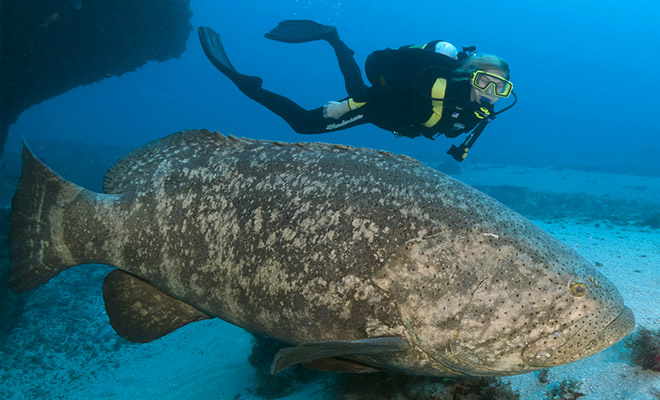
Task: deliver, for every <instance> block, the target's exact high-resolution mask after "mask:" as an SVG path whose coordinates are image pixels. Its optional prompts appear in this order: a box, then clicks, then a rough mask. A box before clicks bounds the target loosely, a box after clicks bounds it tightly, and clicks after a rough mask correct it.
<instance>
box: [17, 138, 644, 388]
mask: <svg viewBox="0 0 660 400" xmlns="http://www.w3.org/2000/svg"><path fill="white" fill-rule="evenodd" d="M103 187H104V192H105V194H99V193H93V192H90V191H88V190H85V189H83V188H82V187H80V186H77V185H75V184H73V183H71V182H68V181H66V180H64V179H62V178H61V177H60V176H58V175H56V174H55V173H54V172H53V171H52V170H50V169H48V168H47V167H46V166H45V165H44V164H43V163H41V162H40V161H39V160H38V159H36V157H35V156H34V155H33V154H32V153H31V152H30V151H29V150H28V149H27V148H25V149H24V153H23V171H22V176H21V179H20V182H19V185H18V188H17V191H16V195H15V197H14V200H13V204H12V206H13V210H12V217H11V218H12V221H11V236H12V247H11V253H10V254H11V260H12V264H13V265H12V270H11V274H10V285H11V287H12V288H13V289H14V290H16V291H27V290H30V289H33V288H35V287H37V286H38V285H40V284H42V283H45V282H47V281H48V280H49V279H50V278H52V277H53V276H55V275H57V274H58V273H60V272H61V271H62V270H63V269H65V268H67V267H71V266H74V265H78V264H87V263H102V264H107V265H112V266H116V267H117V268H118V269H116V270H114V271H112V272H111V273H110V274H109V275H108V276H107V277H106V279H105V282H104V299H105V303H106V309H107V313H108V316H109V317H110V322H111V324H112V326H113V327H114V328H115V330H116V331H117V332H118V333H119V334H120V336H122V337H124V338H126V339H129V340H132V341H136V342H148V341H152V340H155V339H157V338H159V337H161V336H163V335H166V334H168V333H170V332H172V331H173V330H175V329H178V328H179V327H181V326H183V325H186V324H188V323H191V322H195V321H199V320H201V319H205V318H209V317H219V318H222V319H224V320H226V321H228V322H230V323H233V324H235V325H238V326H240V327H243V328H245V329H246V330H248V331H252V332H255V333H259V334H263V335H267V336H269V337H273V338H276V339H278V340H281V341H284V342H287V343H289V344H294V345H296V346H295V347H291V348H287V349H283V350H280V351H279V352H278V354H277V356H276V358H275V362H274V363H273V366H272V370H273V371H274V372H277V371H278V370H280V369H283V368H286V367H288V366H289V365H292V364H296V363H303V364H304V365H309V364H310V363H312V364H313V367H314V368H317V369H323V370H329V371H351V372H372V371H374V370H382V369H394V370H399V371H404V372H408V373H413V374H419V375H433V376H462V375H467V376H472V375H477V376H479V375H486V376H492V375H513V374H520V373H525V372H529V371H535V370H538V369H542V368H547V367H551V366H556V365H562V364H566V363H569V362H573V361H577V360H579V359H582V358H584V357H587V356H589V355H592V354H595V353H597V352H599V351H601V350H603V349H604V348H606V347H608V346H610V345H612V344H613V343H615V342H617V341H618V340H620V339H621V338H623V337H624V336H625V335H627V334H628V333H629V332H630V331H631V330H632V329H633V327H634V317H633V316H632V313H631V311H630V309H629V308H627V307H625V306H624V304H623V301H622V299H621V296H620V295H619V293H618V291H617V290H616V288H615V287H614V286H613V285H612V284H611V283H610V282H609V281H608V280H607V279H606V278H605V277H604V276H603V275H601V274H600V273H599V272H598V271H597V270H596V269H595V268H594V267H593V266H592V265H591V264H590V263H589V262H588V261H586V260H585V259H584V258H582V257H581V256H579V255H578V254H577V253H576V252H575V251H574V250H573V249H572V248H570V247H568V246H566V245H565V244H562V243H561V242H559V241H557V240H556V239H554V238H552V237H551V236H550V235H548V234H547V233H545V232H543V231H542V230H540V229H539V228H538V227H537V226H535V225H534V224H532V223H531V222H530V221H528V220H526V219H525V218H523V217H522V216H520V215H519V214H517V213H515V212H513V211H512V210H510V209H508V208H506V207H505V206H503V205H502V204H500V203H498V202H497V201H495V200H493V199H492V198H491V197H489V196H486V195H484V194H483V193H481V192H479V191H477V190H475V189H474V188H471V187H469V186H467V185H465V184H463V183H461V182H459V181H457V180H455V179H453V178H450V177H448V176H446V175H444V174H442V173H441V172H439V171H436V170H434V169H431V168H429V167H427V166H425V165H423V164H421V163H419V162H418V161H416V160H414V159H411V158H409V157H406V156H398V155H394V154H391V153H387V152H382V151H376V150H371V149H364V148H353V147H349V146H343V145H332V144H324V143H282V142H271V141H258V140H250V139H239V138H235V137H233V136H229V137H227V136H223V135H221V134H219V133H211V132H208V131H188V132H180V133H176V134H173V135H170V136H168V137H166V138H164V139H161V140H158V141H156V142H153V143H150V144H147V145H145V146H142V147H140V148H138V149H136V150H134V151H133V152H132V153H130V154H128V155H127V156H125V157H124V158H123V159H121V160H120V161H119V162H118V163H117V164H116V165H115V166H113V167H112V168H111V169H110V170H109V171H108V173H107V174H106V177H105V180H104V185H103Z"/></svg>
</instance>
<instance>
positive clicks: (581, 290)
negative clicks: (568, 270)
mask: <svg viewBox="0 0 660 400" xmlns="http://www.w3.org/2000/svg"><path fill="white" fill-rule="evenodd" d="M587 291H588V290H587V285H585V284H584V283H582V282H580V281H576V282H575V283H573V284H572V285H571V294H572V295H573V296H575V297H584V296H586V295H587Z"/></svg>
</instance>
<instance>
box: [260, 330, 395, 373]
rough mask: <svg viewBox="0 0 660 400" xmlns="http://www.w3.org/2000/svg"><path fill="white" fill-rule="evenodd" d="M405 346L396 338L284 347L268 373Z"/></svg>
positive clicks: (276, 356)
mask: <svg viewBox="0 0 660 400" xmlns="http://www.w3.org/2000/svg"><path fill="white" fill-rule="evenodd" d="M406 346H407V345H406V342H405V341H404V340H403V339H401V338H399V337H396V336H388V337H380V338H371V339H360V340H345V341H332V342H316V343H302V344H299V345H297V346H295V347H286V348H284V349H281V350H280V351H278V352H277V354H276V355H275V358H274V359H273V364H272V365H271V366H270V373H271V374H276V373H278V372H280V371H281V370H283V369H285V368H287V367H290V366H292V365H294V364H299V363H304V362H306V361H311V360H318V359H321V358H329V357H341V356H347V355H351V354H375V353H380V352H383V351H397V350H402V349H404V348H405V347H406Z"/></svg>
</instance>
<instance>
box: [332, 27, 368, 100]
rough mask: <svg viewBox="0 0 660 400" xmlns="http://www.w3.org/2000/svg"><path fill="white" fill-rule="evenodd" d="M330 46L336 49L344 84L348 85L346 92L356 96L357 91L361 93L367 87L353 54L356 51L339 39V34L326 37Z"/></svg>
mask: <svg viewBox="0 0 660 400" xmlns="http://www.w3.org/2000/svg"><path fill="white" fill-rule="evenodd" d="M325 40H326V41H327V42H328V43H330V46H332V48H333V49H334V51H335V55H336V56H337V62H338V63H339V69H340V70H341V74H342V75H343V76H344V85H345V86H346V92H347V93H348V95H349V96H354V95H355V94H356V93H359V92H361V91H363V90H364V89H366V88H367V85H365V84H364V79H362V72H361V71H360V67H359V66H358V64H357V62H355V58H354V57H353V55H354V54H355V52H354V51H353V50H351V49H350V48H349V47H348V46H347V45H346V43H344V42H343V41H342V40H341V39H339V35H338V34H336V31H335V35H330V36H329V37H327V38H326V39H325Z"/></svg>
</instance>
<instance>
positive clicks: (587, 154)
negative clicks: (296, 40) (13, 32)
mask: <svg viewBox="0 0 660 400" xmlns="http://www.w3.org/2000/svg"><path fill="white" fill-rule="evenodd" d="M192 10H193V12H194V15H193V18H192V20H191V22H192V24H193V26H195V27H197V26H200V25H206V26H210V27H212V28H214V29H215V30H216V31H218V32H219V33H220V34H221V36H222V38H223V40H224V44H225V46H226V50H227V52H228V54H229V56H230V58H231V60H232V62H233V64H234V65H235V66H236V68H237V69H239V70H240V71H241V72H244V73H246V74H252V75H257V76H260V77H262V78H263V79H264V87H265V88H267V89H270V90H272V91H274V92H276V93H281V94H283V95H286V96H288V97H290V98H291V99H293V100H295V101H297V102H298V103H299V104H301V105H303V106H304V107H307V108H315V107H318V106H320V105H321V104H323V103H324V102H326V101H328V100H332V99H339V98H342V97H344V96H345V92H344V88H343V80H342V76H341V74H340V72H339V70H338V68H337V65H336V61H335V58H334V54H333V52H332V51H331V48H330V47H329V46H328V45H327V44H326V43H323V42H315V43H308V44H297V45H293V44H284V43H278V42H273V41H270V40H267V39H264V38H263V34H264V33H265V32H266V31H268V30H270V29H271V28H272V27H274V26H275V25H276V24H277V22H278V21H280V20H283V19H290V18H309V19H314V20H317V21H319V22H323V23H329V24H334V25H336V26H337V28H338V30H339V33H340V35H341V37H342V38H343V39H344V41H345V42H346V43H347V44H348V45H349V46H350V47H351V48H352V49H353V50H355V53H356V59H357V61H358V63H359V64H360V65H364V59H365V58H366V57H367V55H368V54H369V53H370V52H371V51H373V50H377V49H382V48H385V47H398V46H401V45H406V44H418V43H425V42H428V41H431V40H434V39H445V40H448V41H450V42H452V43H454V44H455V45H456V46H457V47H459V48H460V47H461V46H468V45H476V46H477V48H478V50H481V51H485V52H490V53H494V54H498V55H500V56H501V57H503V58H504V59H506V60H507V61H508V62H509V64H510V66H511V77H512V81H513V82H514V85H515V91H516V93H517V94H518V96H519V97H520V101H519V103H518V105H516V106H515V107H514V108H513V109H512V110H510V111H508V112H506V113H504V114H502V115H501V116H500V117H499V118H498V119H497V120H496V121H495V123H493V124H491V126H489V127H488V129H487V131H486V132H485V133H484V135H483V136H482V137H481V138H480V139H479V141H478V143H477V144H476V145H475V147H474V148H473V149H472V151H471V153H470V158H469V161H471V162H475V163H477V162H495V163H512V164H522V165H546V166H559V167H562V166H570V167H597V168H606V169H614V170H618V171H633V170H634V171H636V172H640V173H653V174H656V175H657V174H660V163H659V162H658V159H660V135H658V132H659V131H660V120H659V119H658V118H656V117H655V115H656V114H657V112H658V106H659V103H658V101H657V94H656V90H655V87H654V78H653V77H654V75H655V72H654V70H653V68H654V66H655V65H658V64H659V63H660V55H659V54H658V52H657V51H655V50H654V49H655V48H657V38H658V37H660V27H659V26H658V24H657V18H658V16H660V5H658V4H657V2H654V1H652V0H643V1H639V0H638V1H631V2H615V1H592V0H588V1H582V2H569V1H552V2H551V1H543V2H534V3H533V4H532V3H530V2H527V1H523V0H514V1H507V2H500V3H498V4H496V5H495V4H492V3H490V2H480V1H475V2H448V1H415V0H412V1H410V2H406V3H405V5H403V4H402V3H399V2H387V1H379V2H375V1H366V0H357V1H350V2H333V1H329V0H328V1H320V0H307V1H292V0H284V1H277V2H266V1H258V2H227V1H223V2H219V1H212V0H193V1H192ZM185 128H206V129H211V130H220V131H222V132H225V133H231V134H234V135H238V136H247V137H255V138H270V139H278V140H288V141H294V140H324V141H332V142H342V143H346V144H352V145H366V146H370V147H378V148H382V149H387V150H395V151H397V152H405V153H407V154H409V155H412V156H414V157H417V158H422V159H426V160H428V159H436V158H438V157H447V156H445V155H444V152H445V151H446V149H447V148H448V147H449V145H450V144H451V143H452V142H450V141H449V140H447V139H440V140H438V141H436V142H427V141H426V139H423V138H418V139H415V140H410V139H406V138H402V139H396V138H394V137H393V135H392V134H390V133H388V132H386V131H383V130H380V129H378V128H376V127H373V126H363V127H359V128H356V129H352V130H349V131H343V132H337V133H332V134H326V135H323V136H313V137H308V136H301V135H298V134H296V133H294V132H293V131H292V130H291V129H290V128H289V127H288V125H286V124H285V123H284V122H283V121H282V120H281V119H280V118H278V117H277V116H275V115H273V114H272V113H270V112H269V111H268V110H266V109H265V108H263V107H261V106H260V105H258V104H256V103H255V102H253V101H251V100H250V99H248V98H246V97H245V96H243V95H242V94H241V93H240V92H239V91H238V90H237V89H236V88H235V87H234V86H233V84H232V83H231V82H230V81H229V80H228V79H226V78H225V77H224V76H222V75H221V74H220V73H219V72H218V71H217V70H215V69H214V68H213V66H212V65H211V64H210V63H209V62H208V61H207V59H206V58H205V57H204V55H203V54H202V51H201V48H200V45H199V42H198V40H197V37H196V35H195V34H191V35H190V38H189V41H188V45H187V50H186V52H185V53H184V54H183V56H182V57H181V58H180V59H176V60H170V61H167V62H164V63H156V62H152V63H149V64H147V65H146V66H144V67H142V68H140V69H139V70H137V71H135V72H132V73H127V74H125V75H123V76H121V77H112V78H109V79H105V80H103V81H101V82H98V83H95V84H93V85H89V86H85V87H79V88H76V89H74V90H71V91H70V92H68V93H66V94H64V95H61V96H58V97H57V98H54V99H52V100H49V101H46V102H44V103H43V104H40V105H38V106H34V107H33V108H32V109H30V110H29V111H27V112H25V113H24V114H23V115H22V117H21V119H20V120H19V122H18V123H17V124H16V125H15V126H14V127H12V129H11V132H10V136H11V137H12V138H13V142H12V143H13V144H14V146H18V145H17V144H16V143H17V142H18V139H17V138H18V137H20V136H21V135H22V136H24V137H25V138H27V139H28V140H32V139H50V138H59V139H61V138H65V139H71V140H74V141H84V142H87V143H98V144H117V143H126V144H128V145H131V146H132V145H139V144H141V143H143V142H145V141H148V140H152V139H156V138H159V137H162V136H164V135H166V134H167V133H171V132H174V131H177V130H180V129H185ZM461 141H462V138H457V139H455V140H454V142H457V143H460V142H461Z"/></svg>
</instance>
